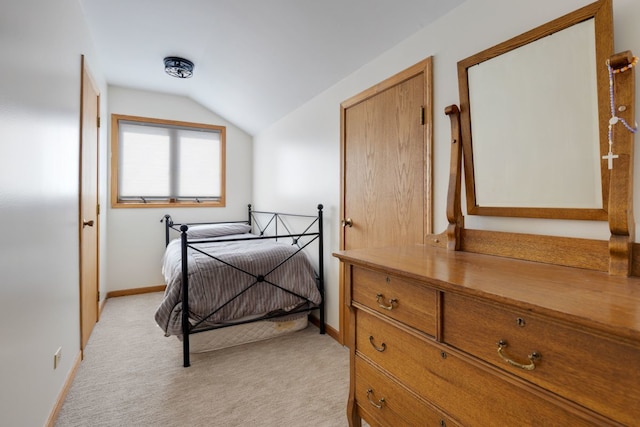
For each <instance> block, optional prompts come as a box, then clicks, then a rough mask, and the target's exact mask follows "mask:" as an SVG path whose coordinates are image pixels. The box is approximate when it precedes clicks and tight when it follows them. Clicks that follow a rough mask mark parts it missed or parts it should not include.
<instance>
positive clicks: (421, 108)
mask: <svg viewBox="0 0 640 427" xmlns="http://www.w3.org/2000/svg"><path fill="white" fill-rule="evenodd" d="M420 124H421V125H424V105H423V106H421V107H420Z"/></svg>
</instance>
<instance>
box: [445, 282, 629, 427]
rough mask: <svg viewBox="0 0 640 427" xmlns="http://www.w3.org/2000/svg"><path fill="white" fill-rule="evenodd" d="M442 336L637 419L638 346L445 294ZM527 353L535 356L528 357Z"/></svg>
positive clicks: (624, 419)
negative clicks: (500, 347)
mask: <svg viewBox="0 0 640 427" xmlns="http://www.w3.org/2000/svg"><path fill="white" fill-rule="evenodd" d="M443 340H444V342H446V343H447V344H449V345H451V346H454V347H457V348H459V349H461V350H463V351H465V352H467V353H469V354H472V355H474V356H476V357H478V358H480V359H482V360H485V361H487V362H489V363H491V364H493V365H496V366H498V367H500V368H502V369H505V370H508V371H510V372H512V373H514V374H516V375H518V376H520V377H522V378H524V379H526V380H528V381H531V382H532V383H535V384H538V385H540V386H542V387H543V388H545V389H548V390H551V391H553V392H554V393H557V394H559V395H561V396H564V397H566V398H567V399H570V400H572V401H575V402H577V403H579V404H581V405H583V406H585V407H587V408H591V409H593V410H595V411H596V412H599V413H601V414H604V415H606V416H608V417H611V418H612V419H614V420H617V421H619V422H621V423H624V424H628V425H632V424H634V423H637V422H638V420H639V419H640V405H639V404H638V402H640V349H638V348H635V347H632V346H630V345H627V344H625V343H622V342H619V341H615V340H612V339H607V338H606V337H603V336H600V335H598V336H596V335H592V334H590V333H588V332H585V331H581V330H577V329H574V328H570V327H567V326H565V325H563V324H557V323H554V322H552V321H551V320H550V319H546V318H542V317H540V316H534V315H531V314H530V313H528V312H526V311H524V310H523V311H518V310H512V309H505V308H504V306H497V305H493V304H489V303H485V302H482V301H479V300H476V299H473V298H469V297H465V296H461V295H456V294H449V293H447V294H445V296H444V299H443ZM500 341H502V342H503V344H504V345H503V346H502V350H501V352H500V353H501V354H502V355H501V354H499V352H498V348H499V345H498V343H499V342H500ZM533 353H537V354H538V355H539V356H540V357H539V359H535V358H534V359H533V361H532V360H530V359H529V355H531V354H533ZM505 358H506V359H509V360H511V361H512V362H514V363H516V364H519V365H520V366H514V365H512V364H511V362H507V361H506V360H505ZM534 365H535V367H534ZM531 368H533V369H531Z"/></svg>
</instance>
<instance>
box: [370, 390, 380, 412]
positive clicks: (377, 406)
mask: <svg viewBox="0 0 640 427" xmlns="http://www.w3.org/2000/svg"><path fill="white" fill-rule="evenodd" d="M372 394H373V390H372V389H367V399H368V400H369V403H371V406H374V407H376V408H378V409H382V405H384V397H383V398H381V399H378V402H377V403H376V402H374V401H373V400H372V399H371V395H372Z"/></svg>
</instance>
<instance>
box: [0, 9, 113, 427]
mask: <svg viewBox="0 0 640 427" xmlns="http://www.w3.org/2000/svg"><path fill="white" fill-rule="evenodd" d="M90 40H91V38H90V36H89V32H88V29H87V28H86V24H85V21H84V17H83V15H82V10H81V8H80V5H79V2H78V1H77V0H56V1H51V0H23V1H20V2H10V3H9V2H5V3H4V4H3V7H2V13H0V52H2V54H3V57H4V65H3V66H2V67H0V129H2V134H1V140H0V141H1V142H0V144H1V147H2V151H1V154H0V218H2V221H3V232H2V235H3V236H2V240H1V243H0V271H2V279H1V280H2V282H1V283H0V342H1V344H0V378H1V380H0V382H1V383H2V386H1V387H0V414H1V415H0V418H1V421H0V424H2V425H7V426H41V425H43V424H44V423H45V422H46V420H47V418H48V416H49V414H50V412H51V410H52V408H53V407H54V404H55V402H56V399H57V398H58V395H59V393H60V391H61V390H62V387H63V385H64V382H65V380H66V378H67V376H68V374H69V372H70V369H71V367H72V364H73V362H74V359H75V358H76V357H77V356H78V355H79V351H80V331H79V324H80V321H79V274H78V270H79V263H78V256H79V253H78V233H79V224H78V206H79V202H78V200H79V199H78V197H79V195H78V177H79V135H80V126H79V124H80V58H81V54H85V55H86V60H87V63H88V64H89V66H90V68H91V71H92V73H93V76H94V77H95V79H96V81H97V83H98V85H99V87H100V90H101V92H103V93H104V91H106V84H105V82H104V78H103V77H102V75H101V73H100V67H99V64H98V61H97V59H96V57H95V55H94V51H93V49H94V48H93V46H92V44H91V41H90ZM103 100H105V99H104V98H103ZM105 101H106V100H105ZM104 105H106V103H104ZM102 137H103V139H104V137H105V135H104V134H103V135H102ZM58 347H62V360H61V365H60V366H59V367H58V368H57V369H56V370H54V369H53V355H54V352H55V351H56V350H57V349H58Z"/></svg>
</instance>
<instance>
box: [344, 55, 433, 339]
mask: <svg viewBox="0 0 640 427" xmlns="http://www.w3.org/2000/svg"><path fill="white" fill-rule="evenodd" d="M431 92H432V90H431V58H427V59H426V60H424V61H422V62H420V63H418V64H416V65H414V66H413V67H411V68H409V69H407V70H405V71H403V72H401V73H399V74H397V75H395V76H393V77H391V78H389V79H387V80H385V81H384V82H382V83H379V84H378V85H376V86H374V87H372V88H370V89H368V90H366V91H365V92H363V93H361V94H359V95H356V96H355V97H353V98H351V99H349V100H347V101H345V102H343V103H342V106H341V107H342V111H341V113H342V114H341V126H342V147H341V149H342V152H341V155H342V174H341V175H342V176H341V184H342V206H341V213H342V220H343V227H342V233H341V242H340V248H341V249H343V250H347V249H357V248H365V247H378V246H389V245H406V244H411V243H424V239H425V235H426V234H428V233H431V232H432V230H431V227H432V226H431V221H432V220H431V192H432V190H431V186H432V183H431V147H432V144H431V134H432V126H431V124H432V107H431V98H432V95H431ZM340 288H341V290H342V291H343V290H344V276H343V274H341V287H340ZM344 311H345V310H344V292H341V304H340V313H341V316H340V319H341V322H340V323H341V324H340V330H341V331H340V334H341V338H342V339H343V343H345V344H346V341H345V340H346V335H345V333H346V325H347V322H346V316H345V313H344Z"/></svg>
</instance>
